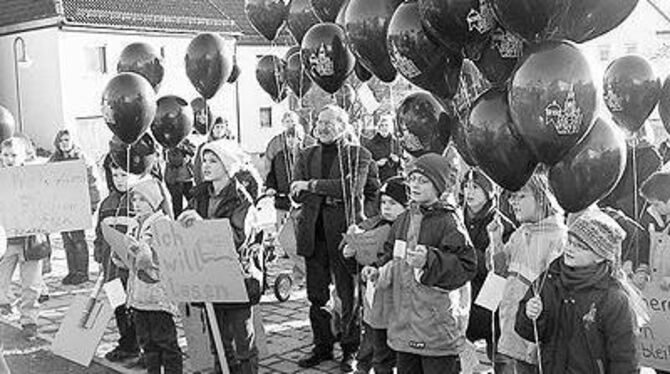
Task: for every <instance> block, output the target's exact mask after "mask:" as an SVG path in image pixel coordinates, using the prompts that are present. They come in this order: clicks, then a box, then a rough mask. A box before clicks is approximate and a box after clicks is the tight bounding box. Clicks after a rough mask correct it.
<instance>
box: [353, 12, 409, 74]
mask: <svg viewBox="0 0 670 374" xmlns="http://www.w3.org/2000/svg"><path fill="white" fill-rule="evenodd" d="M401 2H402V0H350V2H349V5H347V10H346V13H345V15H344V24H345V30H346V32H347V41H348V42H349V46H350V47H351V50H352V52H354V54H355V55H356V59H357V61H359V62H360V63H361V64H362V65H363V66H364V67H365V68H366V69H367V70H368V71H369V72H371V73H372V74H374V75H375V76H376V77H377V78H379V79H381V81H382V82H386V83H390V82H393V80H394V79H395V77H396V70H395V68H394V67H393V64H392V63H391V59H390V57H389V53H388V49H387V47H386V31H387V30H388V25H389V23H390V22H391V17H393V12H394V11H395V9H396V8H397V7H398V5H400V3H401Z"/></svg>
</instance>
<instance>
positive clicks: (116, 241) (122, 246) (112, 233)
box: [100, 222, 136, 269]
mask: <svg viewBox="0 0 670 374" xmlns="http://www.w3.org/2000/svg"><path fill="white" fill-rule="evenodd" d="M100 226H101V227H102V236H103V237H104V238H105V241H107V243H109V246H110V247H111V248H112V251H113V252H114V253H115V254H116V255H117V256H118V257H119V259H121V261H122V262H123V264H124V265H125V266H126V268H128V269H130V268H131V265H132V260H133V258H134V256H132V254H131V253H130V251H129V248H130V246H131V245H133V244H134V243H136V241H135V239H134V238H132V237H130V236H128V235H126V234H124V233H122V232H121V231H119V230H117V229H115V228H113V227H111V226H109V225H108V224H106V223H104V222H103V223H102V224H101V225H100Z"/></svg>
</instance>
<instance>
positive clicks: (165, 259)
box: [152, 220, 249, 303]
mask: <svg viewBox="0 0 670 374" xmlns="http://www.w3.org/2000/svg"><path fill="white" fill-rule="evenodd" d="M153 230H154V236H153V243H152V248H153V249H154V250H155V251H156V253H157V254H158V260H159V263H160V268H161V277H162V279H161V282H163V283H164V284H165V289H166V291H167V294H168V297H170V298H171V299H172V300H174V301H176V302H235V303H243V302H247V301H249V298H248V296H247V291H246V287H245V286H244V279H243V276H242V268H241V266H240V262H239V259H238V255H237V252H236V250H235V245H234V242H233V232H232V230H231V227H230V223H229V222H228V220H210V221H198V222H195V223H194V224H193V225H192V226H190V227H188V228H186V227H184V226H182V224H181V223H178V222H172V221H159V222H156V224H155V225H154V227H153Z"/></svg>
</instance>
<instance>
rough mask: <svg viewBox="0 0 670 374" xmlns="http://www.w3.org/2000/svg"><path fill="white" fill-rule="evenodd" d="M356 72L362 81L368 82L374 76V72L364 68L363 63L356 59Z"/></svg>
mask: <svg viewBox="0 0 670 374" xmlns="http://www.w3.org/2000/svg"><path fill="white" fill-rule="evenodd" d="M354 73H356V78H358V79H359V80H360V81H361V82H367V81H369V80H370V78H372V73H370V72H369V71H368V69H366V68H364V67H363V65H361V63H360V62H358V61H356V64H354Z"/></svg>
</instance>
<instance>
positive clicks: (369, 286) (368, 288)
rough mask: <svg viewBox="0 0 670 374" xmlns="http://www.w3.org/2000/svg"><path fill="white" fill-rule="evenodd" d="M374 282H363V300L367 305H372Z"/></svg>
mask: <svg viewBox="0 0 670 374" xmlns="http://www.w3.org/2000/svg"><path fill="white" fill-rule="evenodd" d="M375 288H376V286H375V283H374V282H372V281H371V280H368V281H367V282H366V283H365V300H366V301H367V302H368V305H370V306H372V303H373V302H374V300H375Z"/></svg>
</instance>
